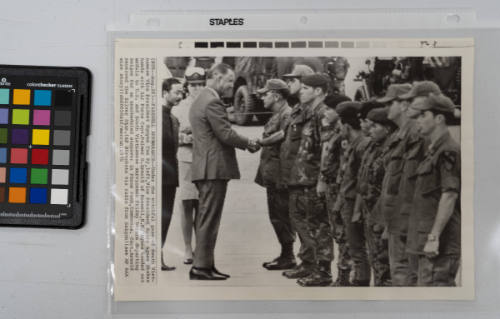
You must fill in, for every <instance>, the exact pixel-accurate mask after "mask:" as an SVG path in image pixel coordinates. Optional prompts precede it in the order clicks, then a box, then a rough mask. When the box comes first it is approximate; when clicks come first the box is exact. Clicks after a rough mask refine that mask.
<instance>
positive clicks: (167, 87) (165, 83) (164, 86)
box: [161, 78, 181, 92]
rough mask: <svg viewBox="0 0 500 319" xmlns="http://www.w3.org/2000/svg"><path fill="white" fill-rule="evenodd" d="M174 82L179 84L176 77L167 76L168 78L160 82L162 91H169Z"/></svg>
mask: <svg viewBox="0 0 500 319" xmlns="http://www.w3.org/2000/svg"><path fill="white" fill-rule="evenodd" d="M174 84H181V81H179V80H178V79H176V78H168V79H165V80H163V83H162V84H161V91H162V92H165V91H166V92H170V90H171V89H172V86H173V85H174Z"/></svg>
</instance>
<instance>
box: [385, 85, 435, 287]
mask: <svg viewBox="0 0 500 319" xmlns="http://www.w3.org/2000/svg"><path fill="white" fill-rule="evenodd" d="M431 92H440V90H439V87H438V86H437V85H435V84H434V83H432V82H427V81H424V82H419V83H416V84H415V85H414V86H413V87H411V86H410V85H408V84H394V85H391V86H390V87H389V89H388V91H387V95H386V96H385V97H384V98H382V99H380V101H381V102H384V103H387V104H388V105H389V114H388V117H389V119H390V120H391V121H393V122H394V123H395V124H396V125H397V126H398V127H399V129H398V130H397V131H396V132H395V134H394V135H393V138H392V139H391V141H390V143H389V146H388V147H389V151H390V156H389V158H388V160H387V163H386V174H385V177H384V181H383V186H382V195H381V197H380V201H381V209H382V211H383V214H384V219H385V221H386V223H387V231H388V236H389V263H390V267H391V278H392V285H393V286H414V285H415V284H416V280H417V273H416V271H417V260H416V258H415V257H414V256H413V255H410V254H408V253H407V252H406V242H407V231H408V221H409V212H410V210H411V207H412V203H413V193H414V184H415V180H414V179H413V180H412V179H411V178H410V177H411V176H414V175H415V170H416V167H417V165H418V163H419V162H420V161H421V160H422V158H423V149H424V140H423V138H422V136H421V135H420V134H419V132H418V128H417V126H416V123H415V120H414V119H412V117H413V116H414V115H415V114H413V115H412V111H411V110H410V109H409V106H410V103H411V102H412V101H413V100H414V99H421V98H426V96H427V95H428V94H429V93H431Z"/></svg>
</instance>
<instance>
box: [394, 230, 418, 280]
mask: <svg viewBox="0 0 500 319" xmlns="http://www.w3.org/2000/svg"><path fill="white" fill-rule="evenodd" d="M406 238H407V237H406V235H401V234H391V233H389V265H390V267H391V281H392V286H397V287H411V286H415V285H416V284H417V268H418V256H416V255H412V254H408V253H407V252H406Z"/></svg>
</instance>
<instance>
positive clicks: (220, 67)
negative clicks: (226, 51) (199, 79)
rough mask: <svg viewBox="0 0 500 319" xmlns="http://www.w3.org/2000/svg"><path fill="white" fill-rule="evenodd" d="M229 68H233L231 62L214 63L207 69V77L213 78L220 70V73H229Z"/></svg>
mask: <svg viewBox="0 0 500 319" xmlns="http://www.w3.org/2000/svg"><path fill="white" fill-rule="evenodd" d="M229 70H233V69H232V68H231V66H229V64H226V63H217V64H214V65H213V66H212V67H211V68H210V69H209V70H208V71H207V79H213V77H214V73H215V72H218V73H220V74H227V72H229Z"/></svg>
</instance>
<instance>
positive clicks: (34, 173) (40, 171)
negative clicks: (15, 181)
mask: <svg viewBox="0 0 500 319" xmlns="http://www.w3.org/2000/svg"><path fill="white" fill-rule="evenodd" d="M47 176H48V172H47V169H46V168H32V169H31V184H47Z"/></svg>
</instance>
